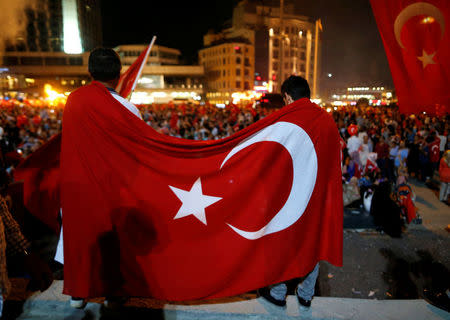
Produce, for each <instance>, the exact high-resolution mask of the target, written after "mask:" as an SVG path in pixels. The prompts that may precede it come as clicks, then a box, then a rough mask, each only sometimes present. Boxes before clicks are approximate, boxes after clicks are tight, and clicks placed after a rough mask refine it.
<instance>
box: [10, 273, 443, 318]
mask: <svg viewBox="0 0 450 320" xmlns="http://www.w3.org/2000/svg"><path fill="white" fill-rule="evenodd" d="M62 285H63V284H62V281H55V282H54V283H53V285H52V286H51V287H50V288H49V289H48V290H47V291H45V292H43V293H41V294H35V295H33V296H31V297H30V298H29V299H28V300H27V301H26V302H25V304H24V305H23V313H22V314H21V315H20V316H19V317H18V318H17V319H23V320H25V319H32V320H41V319H42V320H44V319H47V320H59V319H61V320H62V319H71V320H75V319H90V320H97V319H103V320H105V319H167V320H168V319H170V320H172V319H177V320H182V319H185V320H191V319H214V320H216V319H217V320H219V319H233V320H240V319H252V320H256V319H261V320H263V319H264V320H266V319H267V320H269V319H270V320H272V319H311V320H312V319H314V320H316V319H317V320H319V319H320V320H327V319H391V320H397V319H398V320H400V319H410V320H415V319H417V320H419V319H420V320H422V319H427V320H438V319H439V320H441V319H450V313H448V312H445V311H443V310H441V309H439V308H436V307H434V306H432V305H431V304H428V303H427V302H426V301H424V300H370V299H350V298H326V297H316V298H314V299H313V302H312V305H311V308H309V309H303V307H300V305H299V304H298V302H297V299H296V298H295V296H288V298H287V306H286V307H285V308H280V307H276V306H273V305H272V304H270V303H268V302H267V301H265V300H264V299H263V298H257V297H256V295H242V296H237V297H233V298H229V299H220V300H215V301H204V302H200V303H188V304H171V303H164V302H161V301H157V300H152V299H147V300H146V304H147V305H146V306H142V305H141V306H136V304H135V303H134V302H133V301H132V299H131V301H130V302H129V303H127V304H126V305H125V306H124V307H121V308H116V309H108V308H105V307H104V306H103V305H102V304H101V303H100V301H98V302H91V303H88V305H87V306H86V308H85V309H83V310H78V309H73V308H71V307H70V306H69V301H68V300H69V297H67V296H64V295H62V294H61V290H62ZM148 305H151V307H149V306H148Z"/></svg>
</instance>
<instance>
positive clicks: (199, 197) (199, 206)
mask: <svg viewBox="0 0 450 320" xmlns="http://www.w3.org/2000/svg"><path fill="white" fill-rule="evenodd" d="M169 188H170V189H171V190H172V191H173V193H175V195H176V196H177V197H178V199H180V200H181V202H182V205H181V208H180V209H179V210H178V212H177V214H176V215H175V217H174V219H179V218H183V217H187V216H189V215H191V214H192V215H194V216H195V217H196V218H197V219H198V220H200V221H201V222H203V223H204V224H205V225H206V215H205V208H206V207H208V206H210V205H212V204H213V203H216V202H217V201H219V200H221V199H222V198H219V197H212V196H207V195H204V194H203V192H202V182H201V181H200V178H198V179H197V180H196V181H195V183H194V185H193V186H192V188H191V190H189V191H186V190H182V189H178V188H175V187H172V186H169Z"/></svg>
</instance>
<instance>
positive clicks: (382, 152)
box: [375, 143, 389, 159]
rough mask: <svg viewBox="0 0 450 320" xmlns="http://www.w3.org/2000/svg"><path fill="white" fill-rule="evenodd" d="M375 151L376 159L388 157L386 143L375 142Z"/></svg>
mask: <svg viewBox="0 0 450 320" xmlns="http://www.w3.org/2000/svg"><path fill="white" fill-rule="evenodd" d="M375 152H376V154H377V155H378V159H383V158H387V157H389V146H388V145H387V144H386V143H383V145H381V144H377V145H376V146H375Z"/></svg>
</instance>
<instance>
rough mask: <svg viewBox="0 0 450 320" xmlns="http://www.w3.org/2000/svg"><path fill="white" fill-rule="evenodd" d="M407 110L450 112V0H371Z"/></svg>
mask: <svg viewBox="0 0 450 320" xmlns="http://www.w3.org/2000/svg"><path fill="white" fill-rule="evenodd" d="M370 2H371V4H372V8H373V13H374V16H375V19H376V21H377V25H378V29H379V31H380V34H381V38H382V40H383V44H384V49H385V51H386V55H387V58H388V61H389V66H390V69H391V73H392V78H393V80H394V85H395V89H396V92H397V97H398V103H399V108H400V111H401V112H402V113H420V112H427V113H430V114H437V115H442V114H445V113H449V112H450V90H449V88H450V45H449V43H450V1H448V0H426V1H418V0H371V1H370Z"/></svg>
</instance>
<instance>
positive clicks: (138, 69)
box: [116, 37, 155, 98]
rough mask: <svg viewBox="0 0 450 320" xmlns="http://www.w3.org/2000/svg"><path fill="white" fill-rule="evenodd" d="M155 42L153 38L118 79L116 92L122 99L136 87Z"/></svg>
mask: <svg viewBox="0 0 450 320" xmlns="http://www.w3.org/2000/svg"><path fill="white" fill-rule="evenodd" d="M154 42H155V37H153V39H152V41H151V42H150V44H149V45H148V47H147V48H146V49H145V50H144V51H142V52H141V54H140V55H139V57H138V58H137V59H136V60H135V61H134V62H133V64H132V65H131V66H130V67H129V68H128V69H127V71H125V72H124V73H123V74H122V75H121V76H120V79H119V83H118V84H117V88H116V91H117V93H119V94H120V95H121V96H122V97H124V98H127V97H128V96H129V95H130V94H131V93H132V92H133V90H134V88H135V86H136V82H137V81H138V79H139V77H140V75H141V73H142V70H143V68H144V66H145V64H146V63H147V59H148V55H149V54H150V51H151V50H152V47H153V43H154Z"/></svg>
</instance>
